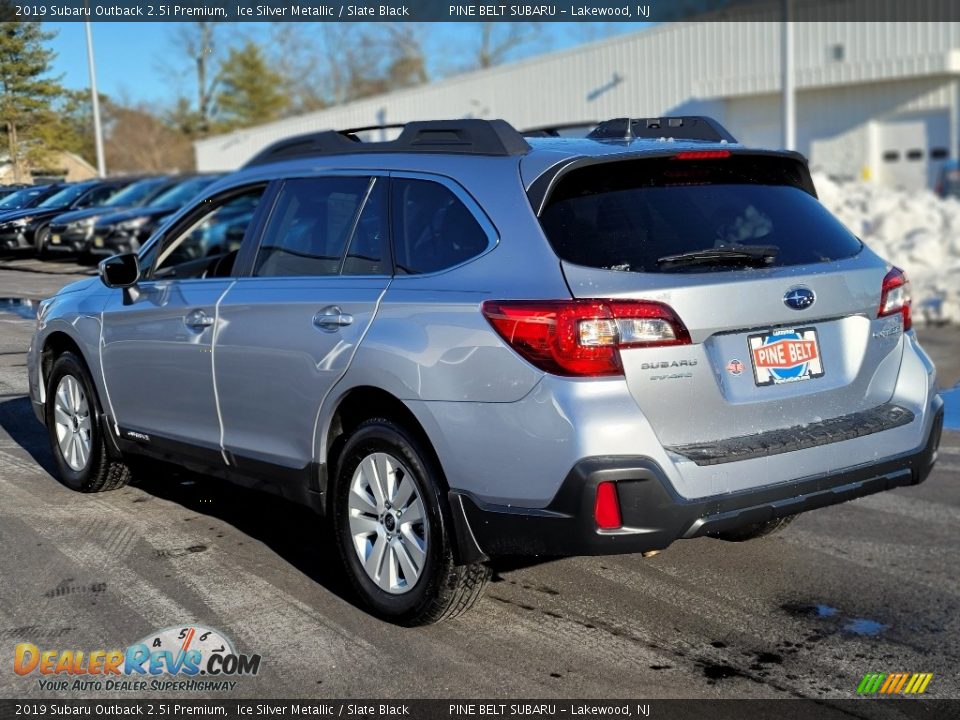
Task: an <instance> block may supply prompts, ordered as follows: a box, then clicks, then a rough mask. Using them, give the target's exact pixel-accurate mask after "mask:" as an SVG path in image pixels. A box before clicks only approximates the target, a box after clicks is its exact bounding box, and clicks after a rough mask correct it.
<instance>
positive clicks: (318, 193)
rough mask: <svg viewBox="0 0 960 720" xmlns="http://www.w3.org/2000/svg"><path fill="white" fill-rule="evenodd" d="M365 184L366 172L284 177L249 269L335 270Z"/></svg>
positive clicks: (277, 272)
mask: <svg viewBox="0 0 960 720" xmlns="http://www.w3.org/2000/svg"><path fill="white" fill-rule="evenodd" d="M370 183H371V179H370V178H368V177H326V178H297V179H293V180H287V181H286V182H284V183H283V187H282V188H281V190H280V194H279V196H278V197H277V201H276V204H275V205H274V208H273V211H272V212H271V214H270V221H269V223H268V224H267V228H266V230H265V231H264V236H263V241H262V243H261V245H260V249H259V251H258V252H257V260H256V263H255V265H254V273H253V274H254V275H257V276H260V277H277V276H315V275H338V274H339V273H340V265H341V262H342V261H343V258H344V253H345V251H346V247H347V241H348V240H349V239H350V237H351V235H352V234H353V230H354V226H355V223H356V221H357V215H358V213H359V211H360V208H361V206H362V205H363V202H364V200H365V198H366V196H367V193H368V190H370ZM378 261H382V258H378Z"/></svg>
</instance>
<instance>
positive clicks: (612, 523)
mask: <svg viewBox="0 0 960 720" xmlns="http://www.w3.org/2000/svg"><path fill="white" fill-rule="evenodd" d="M593 517H594V519H595V520H596V521H597V527H598V528H600V529H601V530H614V529H616V528H619V527H622V526H623V520H621V519H620V500H619V498H617V486H616V485H615V484H614V483H612V482H602V483H600V484H599V485H597V501H596V502H595V503H594V506H593Z"/></svg>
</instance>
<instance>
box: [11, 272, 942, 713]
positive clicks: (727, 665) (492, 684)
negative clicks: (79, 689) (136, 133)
mask: <svg viewBox="0 0 960 720" xmlns="http://www.w3.org/2000/svg"><path fill="white" fill-rule="evenodd" d="M88 272H90V271H89V269H87V268H80V267H77V266H74V265H72V264H70V263H68V262H60V263H55V264H54V263H41V262H39V261H34V260H0V547H2V548H3V552H0V578H2V582H0V697H9V698H13V697H35V698H39V697H62V698H77V697H83V695H82V694H77V693H75V692H72V691H66V692H60V693H56V692H50V691H47V690H43V689H41V687H40V684H39V682H38V676H37V675H36V674H33V675H30V676H26V677H20V676H17V675H16V674H14V673H13V672H12V671H11V662H12V654H13V647H14V645H15V644H17V643H20V642H32V643H35V644H37V645H38V646H39V647H40V648H41V649H85V650H89V651H92V650H109V649H114V648H122V647H126V646H127V645H129V644H131V643H133V642H134V641H136V640H138V639H140V638H143V637H145V636H150V635H151V634H152V633H154V632H155V631H157V630H159V629H162V628H166V627H171V626H172V627H179V626H183V627H186V626H202V627H204V628H213V629H216V630H219V631H220V632H221V633H222V634H223V635H225V636H227V637H229V638H231V639H232V640H233V642H234V643H235V644H236V646H237V648H238V649H239V650H240V651H241V652H244V653H257V654H260V655H261V656H262V666H261V669H260V672H259V674H257V675H256V676H254V677H245V678H241V679H239V680H238V682H237V686H236V687H235V688H234V689H233V690H232V691H229V692H207V693H203V692H200V693H189V694H185V695H184V696H185V697H191V698H197V697H204V696H209V697H215V698H231V699H232V698H235V697H247V698H254V697H274V698H277V697H314V698H317V697H331V698H348V697H375V698H418V697H447V698H457V697H463V698H471V697H472V698H476V697H483V698H520V697H558V698H559V697H603V698H616V697H633V698H650V699H655V698H666V697H687V698H744V697H746V698H753V697H768V698H769V697H772V698H798V697H804V698H819V699H828V700H833V699H850V698H854V697H855V696H856V689H857V686H858V684H859V683H860V680H861V678H863V676H864V674H865V673H868V672H886V673H891V672H910V673H912V672H924V673H933V679H932V681H931V682H930V685H929V686H928V688H927V691H926V696H928V697H935V698H944V697H953V698H957V697H960V677H958V673H957V667H958V662H960V573H958V560H957V558H958V557H960V533H958V531H957V528H958V526H960V482H958V481H960V433H956V432H948V433H946V434H945V435H944V440H943V446H942V449H941V456H940V461H939V464H938V466H937V469H936V470H935V471H934V473H933V475H932V476H931V477H930V479H929V480H928V481H927V482H926V483H924V484H922V485H920V486H917V487H912V488H903V489H898V490H895V491H892V492H888V493H883V494H880V495H874V496H871V497H867V498H863V499H860V500H856V501H854V502H850V503H846V504H844V505H840V506H835V507H831V508H827V509H824V510H819V511H816V512H813V513H808V514H806V515H803V516H801V517H800V518H799V519H798V520H797V521H796V522H794V523H793V525H791V526H790V527H789V528H788V529H787V530H786V531H785V532H784V533H783V534H781V535H777V536H774V537H770V538H766V539H763V540H759V541H753V542H749V543H741V544H731V543H726V542H722V541H719V540H713V539H697V540H691V541H682V542H678V543H676V544H674V545H673V546H672V547H670V548H668V549H667V550H666V551H664V552H663V553H662V554H660V555H657V556H655V557H652V558H648V559H643V558H641V557H637V556H619V557H606V558H572V559H565V560H559V561H553V562H546V563H541V564H535V565H524V564H521V563H507V562H502V563H500V564H499V565H498V567H497V572H496V575H495V576H494V582H492V583H491V585H490V586H489V588H488V590H487V593H486V596H485V598H484V599H483V600H482V601H481V602H480V603H479V605H478V606H477V607H476V608H475V609H474V610H473V612H472V613H470V614H468V615H466V616H464V617H463V618H461V619H458V620H456V621H452V622H448V623H446V624H442V625H437V626H433V627H427V628H419V629H404V628H398V627H394V626H391V625H389V624H386V623H383V622H380V621H379V620H376V619H374V618H372V617H371V616H369V615H367V614H366V613H365V612H364V611H363V610H362V609H360V608H359V607H357V605H356V602H357V601H356V599H355V597H354V595H353V594H352V592H351V591H350V590H349V587H348V583H347V582H346V579H345V578H344V576H343V574H342V571H341V570H340V566H339V562H338V560H337V557H336V552H335V550H334V549H333V547H332V546H331V545H330V544H329V542H328V541H327V539H326V538H327V536H326V531H325V529H324V528H323V527H322V526H321V524H320V523H319V522H318V521H317V519H316V518H315V517H314V516H312V515H311V514H310V513H309V512H308V511H306V510H305V509H302V508H299V507H297V506H295V505H293V504H290V503H288V502H286V501H284V500H281V499H278V498H275V497H272V496H268V495H262V494H258V493H255V492H253V491H249V490H244V489H240V488H237V487H233V486H230V485H227V484H225V483H223V482H220V481H217V480H214V479H210V478H206V477H201V476H197V475H194V474H190V473H187V472H185V471H179V470H177V469H175V468H171V467H167V466H162V465H159V464H157V465H154V466H152V467H151V469H150V470H149V472H147V473H145V474H141V476H140V477H139V478H138V480H137V481H136V484H134V485H132V486H130V487H127V488H124V489H122V490H118V491H115V492H110V493H104V494H100V495H82V494H78V493H74V492H72V491H70V490H68V489H66V488H65V487H63V486H62V485H60V484H59V483H58V482H57V481H56V480H55V479H54V477H53V475H52V460H51V456H50V452H49V450H48V447H47V438H46V433H45V430H44V428H43V427H42V426H41V425H40V424H39V423H38V422H37V421H36V419H35V418H34V416H33V414H32V412H31V410H30V407H29V401H28V399H27V397H26V392H27V379H26V365H25V363H26V358H25V351H26V348H27V345H28V342H29V338H30V334H31V332H32V327H33V323H32V321H31V320H30V319H29V315H30V312H31V311H30V308H24V307H23V306H15V305H11V304H10V303H6V304H5V303H4V301H3V298H41V297H43V296H45V295H48V294H50V293H52V292H54V291H55V290H56V289H57V288H58V287H60V286H61V285H63V284H64V283H66V282H69V281H71V280H74V279H77V278H79V277H82V276H84V274H86V273H88ZM921 336H922V338H923V340H924V343H925V345H926V347H927V348H928V350H929V351H930V353H931V355H932V356H933V357H934V359H935V360H936V361H937V363H938V366H939V367H940V378H941V383H942V384H943V385H944V386H952V385H954V384H956V383H957V382H958V380H960V331H958V330H957V329H937V330H922V331H921ZM72 679H73V678H71V680H72ZM111 695H112V696H116V697H129V696H130V695H129V694H127V693H123V692H116V693H110V692H97V693H96V697H108V696H111ZM143 695H153V696H158V693H149V692H148V693H139V694H138V696H143ZM168 697H169V696H168Z"/></svg>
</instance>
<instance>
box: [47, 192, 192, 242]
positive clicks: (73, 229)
mask: <svg viewBox="0 0 960 720" xmlns="http://www.w3.org/2000/svg"><path fill="white" fill-rule="evenodd" d="M176 183H177V179H176V178H172V177H168V176H159V177H148V178H143V179H142V180H137V181H136V182H133V183H131V184H129V185H127V186H126V187H125V188H123V189H122V190H120V191H119V192H117V193H116V194H114V195H112V196H111V197H110V199H109V200H107V201H106V202H105V203H103V204H102V205H95V206H93V207H87V208H82V209H80V210H71V211H70V212H66V213H64V214H63V215H57V216H56V217H55V218H53V220H51V221H50V236H49V242H48V243H47V244H46V245H45V246H44V247H43V248H41V251H44V252H49V253H55V254H77V253H82V252H84V251H85V250H86V247H87V243H88V242H89V241H90V238H91V237H92V236H93V225H94V223H95V222H96V221H97V220H98V219H99V218H101V217H102V216H104V215H110V214H113V213H115V212H119V211H121V210H127V209H128V208H134V207H139V206H140V205H146V204H148V203H150V202H151V201H152V200H153V199H154V198H156V197H157V196H159V195H162V194H163V193H164V192H166V191H167V190H169V189H170V188H171V187H172V186H173V185H175V184H176Z"/></svg>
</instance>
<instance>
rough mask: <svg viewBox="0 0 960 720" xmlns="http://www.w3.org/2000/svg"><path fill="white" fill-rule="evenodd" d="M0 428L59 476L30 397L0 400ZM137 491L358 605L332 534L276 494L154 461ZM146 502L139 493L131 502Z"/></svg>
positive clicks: (141, 468)
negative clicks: (229, 531) (208, 522)
mask: <svg viewBox="0 0 960 720" xmlns="http://www.w3.org/2000/svg"><path fill="white" fill-rule="evenodd" d="M0 427H2V428H3V429H4V430H5V431H6V432H7V434H9V435H10V437H11V438H12V439H13V441H14V442H15V443H17V444H18V445H19V446H20V447H22V448H23V449H24V450H26V451H27V452H28V453H29V454H30V457H31V458H33V460H34V462H36V463H37V464H38V465H39V466H41V467H42V468H43V469H44V470H45V471H46V472H47V473H48V474H49V475H50V476H51V477H52V478H55V477H57V469H56V465H55V463H54V460H53V456H52V455H51V453H50V446H49V440H48V438H47V432H46V430H45V428H44V426H43V425H42V424H41V423H39V422H38V421H37V418H36V417H35V416H34V414H33V409H32V408H31V407H30V398H28V397H26V396H23V397H16V398H14V399H11V400H4V401H0ZM133 487H136V488H138V489H139V490H142V491H143V492H145V493H148V494H150V495H152V496H154V497H157V498H162V499H164V500H169V501H170V502H173V503H177V504H178V505H180V506H182V507H183V509H184V510H186V511H188V512H187V513H183V512H181V511H175V512H177V514H179V515H182V516H183V517H184V519H186V518H187V517H191V516H192V517H191V520H193V521H194V522H197V523H198V524H200V523H201V522H202V521H200V520H198V519H197V518H198V516H206V517H209V518H216V519H219V520H221V521H222V522H224V523H226V524H228V525H231V526H233V527H234V528H236V529H237V530H238V531H240V532H241V533H243V534H244V535H246V536H248V537H249V538H250V539H252V540H255V541H259V542H261V543H263V544H264V545H266V546H267V547H269V548H270V549H271V550H272V551H273V552H275V553H276V554H277V555H279V556H280V557H281V558H283V559H284V560H286V561H287V562H288V563H290V564H291V565H292V566H293V567H295V568H296V569H297V570H298V571H300V572H301V573H303V574H305V575H307V576H308V577H310V578H311V579H312V580H314V581H315V582H317V583H319V584H320V585H322V586H323V587H324V588H326V589H327V590H329V591H330V592H332V593H334V594H335V595H337V596H339V597H340V598H342V599H343V600H346V601H347V602H349V603H351V604H353V605H357V606H359V600H358V598H357V597H356V595H355V594H354V592H353V589H352V587H351V586H350V583H349V581H348V579H347V577H346V575H345V573H344V571H343V569H342V566H341V564H340V557H339V554H338V551H337V548H336V546H335V545H334V544H333V539H332V532H330V530H329V528H328V526H327V524H326V523H324V522H323V521H322V520H321V518H319V517H318V516H317V515H316V514H315V513H313V512H312V511H311V510H309V509H308V508H305V507H303V506H301V505H298V504H296V503H293V502H291V501H289V500H286V499H284V498H281V497H278V496H276V495H272V494H269V493H266V492H257V491H255V490H249V489H247V488H243V487H240V486H237V485H233V484H231V483H228V482H226V481H225V480H220V479H218V478H215V477H210V476H207V475H200V474H197V473H193V472H190V471H188V470H185V469H183V468H180V467H177V466H175V465H169V464H167V463H163V462H156V461H152V460H151V461H142V460H141V461H136V468H135V472H134V482H133ZM143 499H144V498H143V497H142V496H140V495H139V494H138V496H137V497H135V498H134V499H133V502H142V501H143ZM204 527H206V526H204ZM209 534H210V535H211V538H210V544H211V545H215V544H216V543H218V542H229V541H227V540H225V539H221V538H223V532H222V531H219V532H216V531H209ZM243 542H246V541H245V540H244V541H243ZM204 549H205V548H204Z"/></svg>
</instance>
